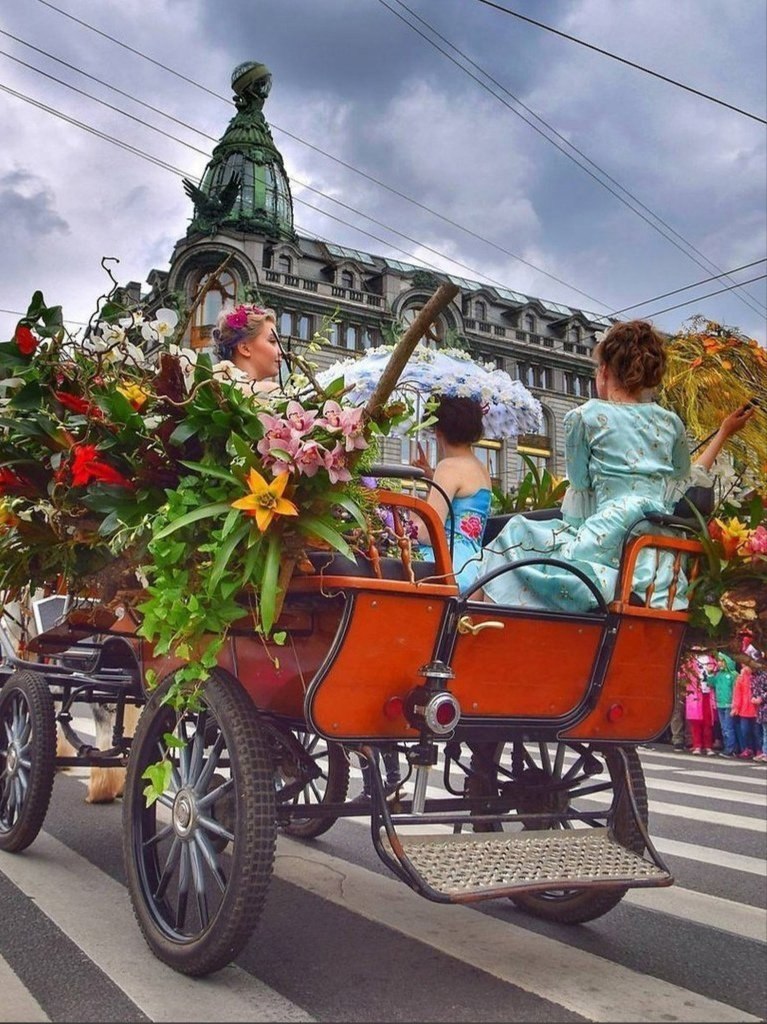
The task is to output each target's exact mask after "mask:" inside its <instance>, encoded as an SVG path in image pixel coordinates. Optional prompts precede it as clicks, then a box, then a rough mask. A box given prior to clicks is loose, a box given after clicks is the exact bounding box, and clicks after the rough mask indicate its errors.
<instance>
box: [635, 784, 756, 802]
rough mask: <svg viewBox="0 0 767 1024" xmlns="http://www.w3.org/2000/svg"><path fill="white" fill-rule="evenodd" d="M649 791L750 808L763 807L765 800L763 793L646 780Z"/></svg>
mask: <svg viewBox="0 0 767 1024" xmlns="http://www.w3.org/2000/svg"><path fill="white" fill-rule="evenodd" d="M646 782H647V788H648V789H649V790H650V791H659V792H661V791H662V792H665V793H684V794H685V796H703V797H706V799H707V800H729V802H730V803H732V804H749V805H750V806H751V807H765V806H767V800H765V796H766V795H767V794H763V793H739V792H738V791H737V790H734V789H720V788H717V787H715V786H696V785H695V783H691V782H674V781H669V782H665V781H664V782H656V781H655V779H652V778H648V779H646Z"/></svg>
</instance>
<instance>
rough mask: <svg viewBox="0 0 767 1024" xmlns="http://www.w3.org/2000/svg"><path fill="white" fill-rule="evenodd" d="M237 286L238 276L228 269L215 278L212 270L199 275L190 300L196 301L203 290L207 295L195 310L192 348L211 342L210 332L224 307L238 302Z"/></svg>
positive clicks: (190, 341)
mask: <svg viewBox="0 0 767 1024" xmlns="http://www.w3.org/2000/svg"><path fill="white" fill-rule="evenodd" d="M237 286H238V281H237V278H235V276H234V274H231V273H229V271H228V270H225V271H224V272H223V273H221V274H218V276H217V277H215V278H214V277H213V275H212V274H211V273H210V272H208V273H206V272H203V273H202V274H200V275H199V277H198V278H197V281H196V283H195V284H194V285H193V287H192V288H191V294H190V296H189V298H190V302H194V301H195V299H196V298H197V296H198V295H200V294H201V292H203V291H205V297H204V299H203V300H202V302H201V303H200V304H199V306H198V307H197V309H196V310H195V314H194V321H193V323H192V326H191V331H190V337H189V343H190V344H191V346H192V348H203V347H204V346H206V345H208V344H209V342H210V332H211V330H212V328H213V326H214V325H215V323H216V318H217V317H218V314H219V313H220V312H221V309H222V307H223V306H225V305H229V306H233V305H235V303H236V300H237Z"/></svg>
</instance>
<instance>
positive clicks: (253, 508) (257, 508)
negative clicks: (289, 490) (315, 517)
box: [232, 469, 298, 533]
mask: <svg viewBox="0 0 767 1024" xmlns="http://www.w3.org/2000/svg"><path fill="white" fill-rule="evenodd" d="M289 476H290V474H289V473H279V474H278V475H277V476H276V477H275V478H274V480H272V482H271V483H270V484H268V483H267V482H266V480H264V478H263V477H262V476H261V474H260V473H258V472H256V470H255V469H251V471H250V474H249V475H248V487H249V488H250V494H246V495H245V497H244V498H238V499H237V501H233V502H232V508H240V509H242V510H243V511H245V512H247V514H248V515H249V516H254V517H255V520H256V525H257V526H258V528H259V530H260V531H261V532H262V533H263V532H264V531H265V530H266V529H268V527H269V524H270V523H271V521H272V519H273V518H274V517H275V516H297V515H298V509H297V508H296V506H295V505H294V504H293V502H292V501H288V499H287V498H283V496H282V494H283V491H284V490H285V488H286V487H287V484H288V479H289Z"/></svg>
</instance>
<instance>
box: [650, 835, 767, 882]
mask: <svg viewBox="0 0 767 1024" xmlns="http://www.w3.org/2000/svg"><path fill="white" fill-rule="evenodd" d="M653 845H654V846H655V848H656V849H657V850H658V852H659V853H665V854H666V855H667V856H669V857H684V858H685V859H686V860H694V861H697V862H698V863H699V864H715V865H716V866H717V867H720V868H727V869H728V870H729V871H745V872H747V873H748V874H749V875H759V876H761V877H762V878H767V862H765V860H764V858H763V857H746V856H745V854H742V853H730V851H729V850H718V849H716V847H712V846H698V844H697V843H683V842H680V841H679V840H677V839H653Z"/></svg>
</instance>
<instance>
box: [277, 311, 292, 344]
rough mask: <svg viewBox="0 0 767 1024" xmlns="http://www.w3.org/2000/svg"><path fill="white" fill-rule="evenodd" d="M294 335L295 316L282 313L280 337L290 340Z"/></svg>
mask: <svg viewBox="0 0 767 1024" xmlns="http://www.w3.org/2000/svg"><path fill="white" fill-rule="evenodd" d="M292 334H293V314H292V313H280V337H282V338H289V337H290V336H291V335H292Z"/></svg>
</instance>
